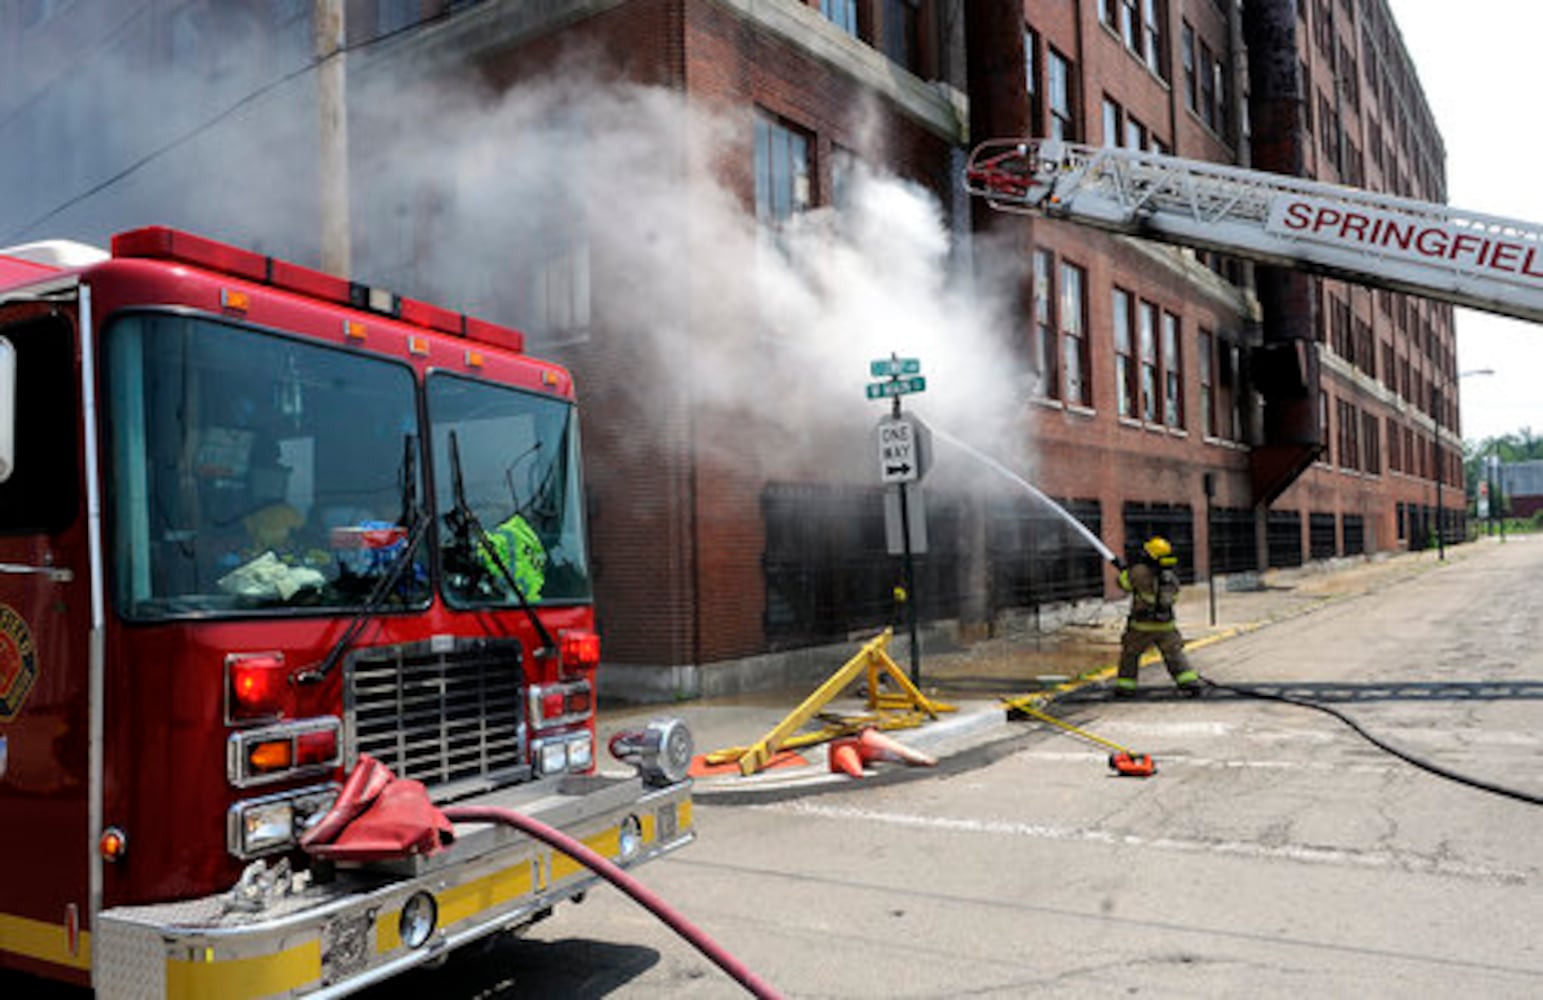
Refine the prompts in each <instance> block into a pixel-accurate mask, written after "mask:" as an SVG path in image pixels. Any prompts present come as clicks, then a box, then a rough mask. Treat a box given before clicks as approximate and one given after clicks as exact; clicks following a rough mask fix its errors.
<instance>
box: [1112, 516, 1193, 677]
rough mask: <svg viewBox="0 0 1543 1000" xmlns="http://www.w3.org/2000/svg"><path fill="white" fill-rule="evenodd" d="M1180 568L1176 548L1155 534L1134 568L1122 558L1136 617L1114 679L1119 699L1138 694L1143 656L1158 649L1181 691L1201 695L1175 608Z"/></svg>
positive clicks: (1129, 622)
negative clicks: (1138, 672)
mask: <svg viewBox="0 0 1543 1000" xmlns="http://www.w3.org/2000/svg"><path fill="white" fill-rule="evenodd" d="M1178 564H1179V560H1178V557H1177V556H1175V555H1174V554H1173V546H1172V545H1170V544H1169V543H1168V540H1167V539H1166V538H1159V537H1156V536H1153V537H1152V538H1149V539H1147V541H1146V544H1144V545H1142V546H1141V554H1140V555H1139V556H1138V557H1137V559H1136V563H1135V565H1133V566H1127V565H1125V562H1124V560H1116V562H1115V568H1116V569H1118V570H1119V571H1120V572H1119V576H1118V578H1117V579H1118V582H1119V584H1120V589H1121V590H1124V591H1128V592H1129V593H1130V615H1129V617H1127V618H1126V620H1125V633H1124V634H1123V635H1122V636H1121V637H1120V669H1119V676H1118V677H1116V678H1115V681H1114V693H1115V696H1116V697H1129V696H1130V695H1133V694H1135V693H1136V670H1137V666H1138V664H1139V662H1140V660H1141V654H1142V653H1144V652H1145V651H1146V650H1147V648H1148V647H1150V646H1156V647H1157V649H1158V652H1160V653H1162V655H1163V665H1164V666H1166V667H1167V668H1168V674H1169V676H1171V677H1172V678H1173V682H1174V683H1175V684H1177V685H1178V686H1179V690H1180V691H1182V692H1183V693H1184V694H1185V695H1187V696H1190V697H1194V696H1195V695H1198V694H1200V675H1199V674H1198V673H1196V672H1195V669H1194V668H1193V667H1191V666H1190V665H1189V659H1188V658H1187V657H1186V656H1185V655H1184V637H1183V636H1182V635H1180V634H1179V623H1178V622H1177V621H1176V620H1175V617H1174V611H1173V605H1174V602H1175V601H1177V600H1178V597H1179V575H1178V573H1176V572H1174V567H1175V566H1177V565H1178Z"/></svg>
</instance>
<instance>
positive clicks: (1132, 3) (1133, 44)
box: [1120, 0, 1141, 55]
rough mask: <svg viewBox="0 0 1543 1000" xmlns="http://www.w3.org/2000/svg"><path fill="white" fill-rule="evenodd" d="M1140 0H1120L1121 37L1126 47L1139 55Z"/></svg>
mask: <svg viewBox="0 0 1543 1000" xmlns="http://www.w3.org/2000/svg"><path fill="white" fill-rule="evenodd" d="M1139 2H1140V0H1120V37H1121V38H1123V39H1125V47H1126V48H1127V49H1130V50H1131V51H1132V52H1135V53H1137V54H1138V55H1139V54H1140V52H1141V15H1140V13H1138V11H1137V4H1138V3H1139Z"/></svg>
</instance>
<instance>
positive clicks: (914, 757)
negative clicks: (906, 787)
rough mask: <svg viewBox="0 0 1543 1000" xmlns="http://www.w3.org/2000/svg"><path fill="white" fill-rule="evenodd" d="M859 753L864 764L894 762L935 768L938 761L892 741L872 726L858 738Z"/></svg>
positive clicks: (864, 730)
mask: <svg viewBox="0 0 1543 1000" xmlns="http://www.w3.org/2000/svg"><path fill="white" fill-rule="evenodd" d="M857 752H858V754H859V755H861V757H862V759H863V761H864V762H867V761H873V760H893V761H899V762H900V763H902V764H907V765H909V766H911V767H935V766H936V765H937V762H938V759H937V758H936V757H933V756H930V755H928V754H924V753H922V752H921V751H920V750H916V749H913V748H911V747H908V746H906V745H905V744H904V743H901V742H900V741H898V740H893V739H890V738H889V737H888V736H885V735H884V734H883V733H881V732H879V731H878V730H877V729H875V728H874V727H872V726H867V727H865V728H864V729H863V731H862V733H861V734H859V736H858V738H857Z"/></svg>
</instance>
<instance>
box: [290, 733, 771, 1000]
mask: <svg viewBox="0 0 1543 1000" xmlns="http://www.w3.org/2000/svg"><path fill="white" fill-rule="evenodd" d="M455 820H460V821H462V822H468V823H503V824H505V825H507V826H512V827H514V828H515V829H516V830H519V831H520V832H522V833H524V834H526V835H527V836H530V837H534V838H535V839H536V840H539V841H541V842H542V843H543V844H546V845H547V846H548V847H551V848H552V849H554V850H558V851H561V852H562V853H564V854H566V855H568V856H569V857H571V858H573V859H574V860H575V861H578V862H579V863H580V864H582V865H584V866H585V867H587V868H588V869H590V870H591V871H593V872H594V873H595V874H597V875H599V876H601V877H602V878H604V879H606V880H607V881H609V882H610V883H611V884H612V885H614V886H616V887H617V888H618V889H620V890H621V891H622V892H625V893H626V894H627V895H629V896H631V897H632V898H633V899H634V900H636V901H637V902H638V903H640V904H641V905H642V906H643V907H644V908H645V909H647V910H648V911H649V912H651V913H653V914H654V915H655V916H656V917H658V918H659V919H660V920H663V921H664V922H665V923H666V924H668V925H669V926H670V929H671V930H673V931H675V933H677V934H679V935H680V936H681V937H683V938H685V939H686V940H687V941H689V942H690V943H691V944H692V945H693V946H694V947H695V948H696V949H697V950H698V951H700V952H701V953H702V954H703V955H706V956H707V957H708V958H709V959H711V960H712V962H713V963H714V964H716V965H717V966H718V968H720V969H722V970H723V971H724V972H727V973H728V974H729V975H730V976H732V977H733V978H734V981H735V982H737V983H739V984H740V985H741V986H743V987H744V988H745V989H747V990H749V991H750V992H751V993H753V994H754V995H755V996H758V997H764V998H777V997H780V994H778V993H777V991H776V990H774V989H772V988H771V987H770V986H769V985H767V983H766V982H765V981H763V980H762V979H761V978H760V977H759V976H757V975H756V974H755V973H753V972H751V971H750V970H749V969H748V968H746V967H745V965H744V963H742V962H740V961H739V960H738V959H736V958H735V957H734V956H732V955H730V954H729V953H728V952H726V951H724V950H723V948H722V947H720V946H719V945H718V943H717V942H716V941H714V940H713V939H712V938H710V937H708V936H707V935H706V934H705V933H703V932H702V930H701V929H700V928H698V927H696V926H695V925H694V924H692V923H691V922H690V921H688V920H686V918H685V917H683V916H681V915H680V914H679V913H677V912H676V911H675V910H674V908H672V907H671V906H670V905H669V904H668V903H666V902H665V901H664V900H662V899H660V898H659V897H658V896H656V895H654V894H653V893H652V892H650V891H649V890H648V889H647V888H645V887H644V886H643V884H642V883H641V882H639V881H638V880H637V879H635V878H633V877H632V876H631V875H629V874H627V873H626V872H625V871H623V870H622V869H621V867H620V866H619V865H617V864H615V863H614V862H612V861H610V860H608V859H606V858H604V857H602V856H600V855H599V854H596V853H595V852H594V851H592V850H590V849H589V848H588V847H585V846H584V845H583V844H581V843H579V842H578V841H577V840H574V839H573V838H572V837H570V836H568V835H567V834H565V833H563V832H562V831H560V830H557V829H554V828H553V827H551V826H548V825H547V824H545V823H543V822H541V821H540V820H536V819H531V818H530V817H529V816H525V815H523V814H521V813H518V812H515V811H514V810H513V809H500V808H497V807H494V806H447V807H445V808H444V809H440V808H438V807H436V806H435V805H434V803H433V802H431V801H430V800H429V795H428V792H427V791H426V790H425V789H424V787H423V785H422V784H421V783H419V782H417V781H413V780H410V779H404V778H398V777H396V775H394V774H392V773H391V769H390V768H388V767H386V766H385V765H384V764H382V763H381V762H380V761H378V760H376V759H375V758H373V757H371V756H370V755H369V754H360V755H359V761H358V763H357V764H356V765H355V766H354V769H353V770H352V771H351V772H350V773H349V775H348V780H347V781H346V782H344V784H343V788H342V790H341V791H340V792H339V793H338V797H337V800H336V801H335V802H334V803H333V804H332V808H331V809H329V810H328V811H327V814H326V815H325V816H323V817H322V818H321V819H320V820H319V821H318V822H317V823H316V824H315V825H314V826H312V827H311V828H310V829H309V830H307V831H306V833H305V834H304V836H302V837H301V838H300V846H301V847H302V848H303V849H304V850H305V851H306V852H307V853H309V854H310V855H312V856H313V857H318V858H332V859H347V860H351V861H368V860H381V859H395V858H404V857H407V856H409V855H412V854H425V855H426V854H433V853H435V852H437V851H440V850H442V849H443V848H444V847H445V845H447V844H449V843H450V842H451V841H452V840H453V839H454V838H455V830H454V828H453V827H452V825H451V823H452V821H455Z"/></svg>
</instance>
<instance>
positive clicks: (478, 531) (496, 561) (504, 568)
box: [445, 431, 557, 658]
mask: <svg viewBox="0 0 1543 1000" xmlns="http://www.w3.org/2000/svg"><path fill="white" fill-rule="evenodd" d="M450 490H451V495H452V497H453V498H454V501H455V506H454V507H453V508H452V509H451V510H450V512H449V513H448V514H446V515H445V523H446V524H448V525H449V527H450V530H451V531H452V532H454V533H455V538H456V543H457V544H458V545H460V546H463V547H464V548H463V551H466V552H467V553H468V554H470V553H471V552H472V551H473V550H472V545H473V544H475V545H476V547H477V548H480V549H481V550H482V551H483V552H485V553H487V556H488V558H489V560H491V562H492V563H493V565H494V566H495V567H496V568H497V569H498V573H499V575H500V576H502V577H503V578H504V582H505V583H507V584H508V585H509V589H510V590H512V591H514V597H515V600H516V601H518V602H519V605H520V610H521V611H523V612H525V617H527V618H529V619H530V623H531V625H532V627H534V628H535V630H536V635H537V636H539V637H540V638H541V646H542V648H541V649H539V650H537V651H536V654H535V655H536V657H537V658H542V657H547V656H551V655H553V654H554V653H556V652H557V643H555V642H554V641H552V633H550V632H548V631H547V629H546V625H544V624H542V621H541V616H540V615H538V614H536V609H535V608H533V607H531V605H530V600H529V599H528V598H526V596H525V591H524V590H523V589H521V587H520V585H519V584H518V583H516V582H515V580H514V573H512V572H511V571H510V569H509V564H508V563H506V562H504V557H503V556H501V555H499V554H498V549H496V548H495V547H494V546H493V542H492V540H491V539H490V538H488V533H487V531H486V530H484V529H483V527H482V522H481V521H479V520H478V519H477V515H476V513H475V512H474V511H473V510H472V509H471V505H470V504H468V503H467V502H466V484H465V483H464V482H463V481H462V479H461V447H460V444H459V443H458V442H457V441H456V437H455V431H451V432H450Z"/></svg>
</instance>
